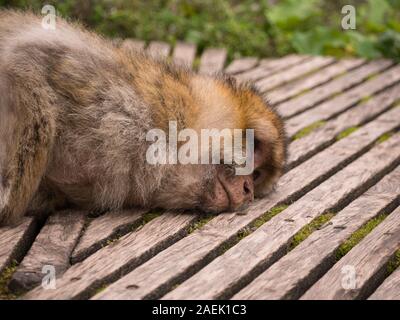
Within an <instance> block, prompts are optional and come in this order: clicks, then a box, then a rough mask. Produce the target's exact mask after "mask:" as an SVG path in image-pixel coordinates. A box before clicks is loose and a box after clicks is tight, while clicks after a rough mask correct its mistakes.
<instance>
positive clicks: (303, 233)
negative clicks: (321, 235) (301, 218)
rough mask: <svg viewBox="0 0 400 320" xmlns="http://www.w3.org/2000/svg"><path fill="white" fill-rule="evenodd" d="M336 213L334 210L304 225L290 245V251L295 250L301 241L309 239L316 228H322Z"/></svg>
mask: <svg viewBox="0 0 400 320" xmlns="http://www.w3.org/2000/svg"><path fill="white" fill-rule="evenodd" d="M334 215H335V213H333V212H328V213H325V214H323V215H320V216H318V217H316V218H315V219H313V220H312V221H311V222H310V223H309V224H307V225H306V226H304V227H303V228H302V229H301V230H300V231H299V232H297V233H296V234H295V235H294V237H293V239H292V241H291V243H290V245H289V247H288V251H291V250H293V249H294V248H296V247H297V246H298V245H299V244H300V243H301V242H303V241H304V240H305V239H307V238H308V237H309V236H310V235H311V234H312V233H313V232H314V231H315V230H318V229H320V228H321V227H322V226H323V225H324V224H325V223H326V222H328V221H329V220H330V219H332V217H333V216H334Z"/></svg>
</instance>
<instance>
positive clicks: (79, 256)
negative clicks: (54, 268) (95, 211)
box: [71, 209, 146, 264]
mask: <svg viewBox="0 0 400 320" xmlns="http://www.w3.org/2000/svg"><path fill="white" fill-rule="evenodd" d="M145 212H146V211H145V210H140V209H137V210H121V211H118V212H115V211H111V212H107V213H106V214H104V215H102V216H100V217H98V218H96V219H94V220H92V221H90V223H89V225H88V226H87V227H86V229H85V232H84V234H83V235H82V237H81V239H80V240H79V243H78V245H77V246H76V247H75V249H74V252H73V253H72V257H71V262H72V263H73V264H74V263H77V262H79V261H82V260H84V259H86V257H88V256H89V255H91V254H93V253H94V252H96V251H97V250H99V249H100V248H102V247H103V246H104V245H106V244H107V242H108V241H110V240H113V239H115V238H117V237H121V236H123V235H125V234H126V233H128V232H130V231H132V229H133V228H135V227H137V226H138V225H139V223H140V222H141V221H142V218H143V214H144V213H145Z"/></svg>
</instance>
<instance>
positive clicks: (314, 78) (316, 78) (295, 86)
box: [268, 59, 365, 104]
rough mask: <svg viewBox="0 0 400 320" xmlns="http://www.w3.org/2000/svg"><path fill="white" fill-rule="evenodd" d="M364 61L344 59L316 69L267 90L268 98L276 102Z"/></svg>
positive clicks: (312, 86)
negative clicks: (306, 74) (304, 75)
mask: <svg viewBox="0 0 400 320" xmlns="http://www.w3.org/2000/svg"><path fill="white" fill-rule="evenodd" d="M363 63H365V61H364V60H362V59H344V60H339V61H337V62H336V63H334V64H332V65H329V66H328V67H325V68H324V69H321V70H318V72H314V73H313V74H311V75H309V76H306V77H302V78H300V79H298V80H296V81H293V82H290V83H288V84H286V85H283V86H280V87H279V88H277V89H274V90H270V91H268V99H269V101H270V102H271V103H274V104H277V103H279V102H282V101H284V100H287V99H289V98H292V97H294V96H296V95H298V94H301V93H303V92H305V91H306V90H310V89H312V88H314V87H316V86H318V85H321V84H324V83H326V82H328V81H329V80H331V79H333V78H334V77H337V76H339V75H341V74H343V73H344V72H346V71H349V70H351V69H353V68H356V67H358V66H360V65H361V64H363Z"/></svg>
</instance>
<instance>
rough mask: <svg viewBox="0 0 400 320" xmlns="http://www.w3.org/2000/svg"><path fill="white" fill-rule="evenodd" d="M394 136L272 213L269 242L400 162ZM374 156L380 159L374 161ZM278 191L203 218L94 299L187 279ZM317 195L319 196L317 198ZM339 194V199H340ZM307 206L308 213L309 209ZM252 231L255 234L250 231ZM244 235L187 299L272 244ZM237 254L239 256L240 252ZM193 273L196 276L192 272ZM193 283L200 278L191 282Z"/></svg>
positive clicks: (151, 291)
mask: <svg viewBox="0 0 400 320" xmlns="http://www.w3.org/2000/svg"><path fill="white" fill-rule="evenodd" d="M399 141H400V135H397V136H395V137H392V138H391V139H390V142H389V141H387V143H386V144H385V145H384V144H382V145H380V146H378V147H376V148H374V149H373V151H371V152H369V153H367V154H366V155H364V156H363V157H361V158H360V159H358V160H357V161H356V162H354V163H352V164H350V165H349V166H348V167H346V168H345V169H344V170H342V171H340V172H339V173H337V174H336V176H335V178H331V179H330V180H327V181H326V182H325V183H324V184H322V185H321V186H320V187H319V188H317V189H314V191H313V192H310V193H308V194H307V195H306V196H304V197H303V198H302V199H303V200H302V201H301V200H298V201H297V202H295V203H294V204H293V205H291V206H290V207H289V209H286V210H285V211H283V212H282V213H281V214H279V215H278V216H277V217H275V218H277V219H278V221H277V220H276V219H275V220H274V219H273V220H274V222H272V220H271V223H268V225H269V226H270V227H271V228H277V230H276V235H275V231H274V233H273V234H271V236H276V237H277V240H276V241H275V242H274V243H275V244H276V245H278V243H279V244H280V246H282V245H283V244H282V243H283V241H280V240H279V239H281V240H282V238H280V237H284V238H285V239H286V237H289V235H290V234H291V232H296V231H297V228H300V227H301V226H302V225H303V223H308V222H309V221H310V219H313V218H314V217H315V216H316V215H317V214H319V213H322V212H321V211H322V209H323V208H325V209H326V208H330V207H333V206H335V205H338V203H343V201H344V200H343V199H346V198H350V197H352V196H353V195H354V196H356V194H357V190H361V189H362V188H367V187H369V186H370V184H371V183H372V181H373V180H374V179H376V178H377V177H378V176H379V174H381V173H382V171H385V170H389V167H390V166H392V165H393V164H394V162H396V161H397V162H398V161H400V155H399V151H400V144H399V143H398V142H399ZM389 147H395V148H396V150H393V153H390V154H388V155H387V156H386V153H385V152H384V151H385V150H386V148H387V149H388V148H389ZM382 154H385V157H384V159H380V158H381V157H382ZM378 159H379V161H377V160H378ZM370 163H375V164H376V165H375V166H371V165H370ZM309 174H310V173H309V172H307V173H306V172H303V175H302V176H301V177H299V176H298V175H297V176H296V177H295V178H294V179H292V180H295V182H294V183H296V187H297V188H301V186H300V185H299V184H300V181H302V180H304V179H305V176H307V175H309ZM286 181H287V180H286ZM289 181H290V180H289ZM280 185H281V186H283V187H281V190H282V191H283V192H285V189H284V188H286V187H288V185H287V184H285V182H284V181H282V180H281V181H280ZM289 188H290V187H289ZM315 190H317V191H315ZM277 191H278V192H277V193H276V194H272V195H271V196H270V197H269V198H268V199H263V200H261V201H259V202H258V203H255V204H254V205H253V206H251V207H250V208H249V209H248V210H247V214H246V215H240V214H236V215H235V214H234V213H232V214H224V215H219V216H217V217H216V218H214V219H213V220H211V221H210V222H209V223H207V224H206V225H205V226H204V227H203V228H202V229H199V230H198V232H194V233H192V234H191V235H190V236H189V237H186V238H184V239H182V240H181V241H179V242H177V243H176V244H174V245H173V246H171V247H169V248H168V249H167V250H164V251H163V252H161V253H160V254H159V255H157V256H156V257H154V258H153V259H151V260H149V261H148V262H147V263H145V264H143V265H141V266H140V267H139V268H137V269H136V270H134V271H133V272H131V273H130V274H128V275H126V276H125V277H123V278H121V279H120V280H119V281H117V282H115V283H114V284H112V285H111V286H110V287H109V288H107V289H106V290H105V291H103V292H102V293H101V294H99V295H98V296H97V297H96V298H99V299H107V298H112V299H115V298H129V299H143V298H146V299H147V298H157V297H159V296H160V295H162V294H164V293H166V291H168V290H169V289H170V288H171V287H172V286H173V285H174V284H176V283H179V282H181V281H183V280H185V279H187V277H189V276H190V275H191V274H193V273H194V272H195V271H197V270H199V269H200V268H201V267H203V266H204V265H205V264H207V263H209V262H210V261H211V260H212V258H213V257H214V256H215V255H216V253H217V252H218V249H219V248H221V247H222V246H223V245H224V244H226V243H229V240H231V239H232V238H233V237H234V236H235V235H236V233H237V232H238V231H240V230H242V229H243V228H244V227H246V226H248V225H249V223H251V222H252V221H254V219H256V218H257V217H259V216H260V215H262V214H263V213H264V212H265V211H267V210H268V209H269V208H270V206H271V204H272V205H275V204H276V203H277V202H278V201H279V200H278V199H279V198H280V199H282V198H283V199H285V198H286V195H285V194H279V187H278V190H277ZM286 192H287V191H286ZM321 199H324V200H323V201H321ZM338 199H340V201H339V200H338ZM278 203H279V202H278ZM290 208H293V209H290ZM288 210H289V211H288ZM286 211H288V212H290V213H291V214H290V216H293V217H295V216H296V214H299V212H300V213H304V212H306V214H304V215H305V217H301V218H298V220H295V221H294V222H288V221H286V220H285V218H282V221H281V218H279V217H281V216H282V214H283V216H284V217H286V215H285V214H284V212H286ZM308 211H311V212H310V213H309V212H308ZM312 213H313V214H312ZM277 222H279V223H277ZM282 225H283V226H284V228H287V229H286V232H283V230H284V229H282V228H283V227H282ZM274 230H275V229H274ZM256 232H257V231H256ZM254 234H255V233H253V234H252V235H254ZM258 234H259V235H260V234H261V235H265V233H264V232H263V231H259V232H258ZM249 237H250V236H249ZM249 237H247V238H245V239H244V240H242V241H241V242H239V244H237V245H236V246H235V247H234V248H238V249H235V250H234V252H236V253H237V254H236V257H235V259H236V260H234V261H235V263H233V264H232V261H233V260H232V259H230V260H229V261H230V262H231V263H230V265H229V266H228V265H227V264H224V266H226V267H227V269H224V268H218V267H217V268H215V269H217V270H219V271H216V273H215V274H210V273H207V277H206V278H202V280H203V281H206V280H207V281H206V282H203V284H202V285H201V286H200V287H196V288H195V286H190V288H191V289H192V291H191V292H190V297H191V298H194V297H196V296H197V295H199V296H202V295H212V294H214V293H215V290H212V289H211V288H212V287H213V286H218V285H221V284H222V286H224V287H226V286H229V285H230V284H232V282H235V279H237V278H236V275H237V273H236V272H238V273H239V274H240V271H241V270H243V271H244V270H247V269H248V267H249V266H250V263H251V261H255V260H256V259H257V257H261V256H260V255H259V250H261V252H263V250H267V249H272V248H273V247H272V246H265V242H262V243H261V244H262V245H261V247H262V248H260V243H259V242H258V244H257V241H260V239H256V242H255V243H251V245H250V246H246V245H243V246H242V245H241V243H242V242H243V241H245V240H246V239H248V238H249ZM289 239H290V237H289ZM289 239H287V241H289ZM263 241H264V240H263ZM252 246H255V247H252ZM256 248H257V249H256ZM232 250H233V249H232ZM229 251H231V250H229ZM229 251H228V252H229ZM242 254H243V255H244V256H245V257H246V259H242V256H241V255H242ZM247 254H249V256H247ZM237 255H239V257H238V256H237ZM224 257H227V255H226V254H224V255H223V256H221V257H219V258H218V261H221V259H224ZM215 261H216V260H215ZM215 261H214V262H215ZM237 261H246V263H245V264H238V263H237ZM214 262H212V263H210V264H209V265H208V266H206V267H205V269H203V270H206V269H207V268H209V267H210V266H216V265H218V262H217V263H214ZM213 270H214V269H213ZM221 273H223V274H221ZM202 274H204V273H202ZM217 274H218V276H217ZM196 276H197V275H195V276H194V277H196ZM239 278H240V276H239ZM188 281H190V280H188ZM196 284H199V283H197V282H196ZM127 286H130V288H131V289H130V290H126V287H127ZM205 286H208V289H207V290H204V289H205ZM178 288H179V287H178ZM187 297H189V296H187Z"/></svg>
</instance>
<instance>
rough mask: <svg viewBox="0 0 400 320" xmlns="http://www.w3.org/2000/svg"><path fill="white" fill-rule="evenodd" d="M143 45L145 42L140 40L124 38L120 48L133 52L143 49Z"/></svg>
mask: <svg viewBox="0 0 400 320" xmlns="http://www.w3.org/2000/svg"><path fill="white" fill-rule="evenodd" d="M145 45H146V43H145V42H144V41H141V40H136V39H125V40H124V41H123V42H122V45H121V48H122V49H124V50H126V51H128V52H134V51H140V50H144V47H145Z"/></svg>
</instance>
